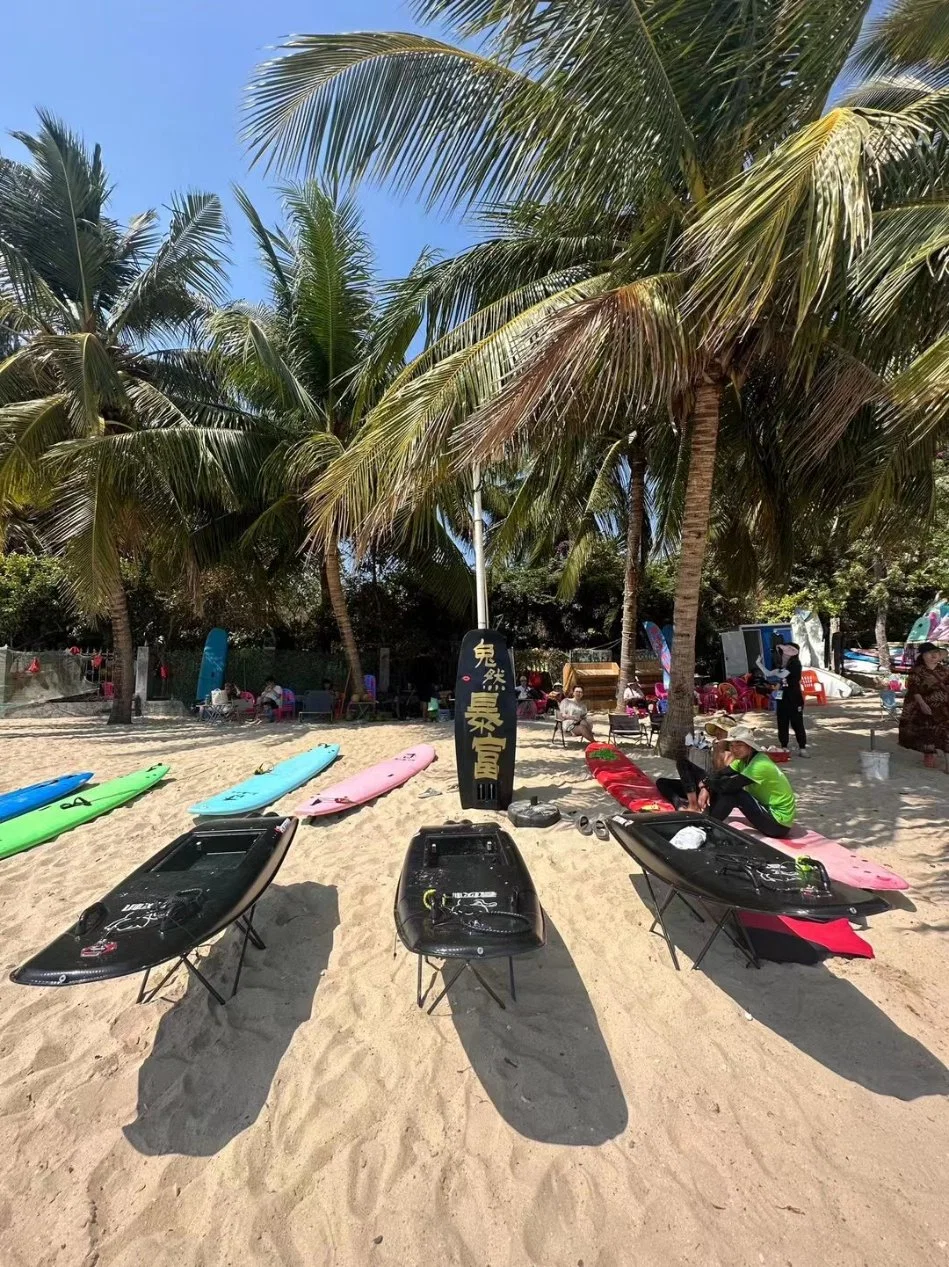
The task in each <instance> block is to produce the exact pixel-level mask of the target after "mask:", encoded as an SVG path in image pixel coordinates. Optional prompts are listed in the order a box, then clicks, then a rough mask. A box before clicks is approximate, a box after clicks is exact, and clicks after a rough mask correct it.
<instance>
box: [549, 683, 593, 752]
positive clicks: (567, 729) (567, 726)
mask: <svg viewBox="0 0 949 1267" xmlns="http://www.w3.org/2000/svg"><path fill="white" fill-rule="evenodd" d="M589 712H590V710H589V709H588V708H587V706H586V704H584V702H583V687H582V686H575V687H574V688H573V697H572V698H571V699H565V700H562V701H561V704H560V711H559V713H558V716H559V717H560V720H561V721H562V722H563V729H564V734H565V735H576V736H577V738H578V739H585V740H586V741H587V743H593V742H594V737H593V727H592V725H591V724H590V722H589V721H588V720H587V718H588V716H589Z"/></svg>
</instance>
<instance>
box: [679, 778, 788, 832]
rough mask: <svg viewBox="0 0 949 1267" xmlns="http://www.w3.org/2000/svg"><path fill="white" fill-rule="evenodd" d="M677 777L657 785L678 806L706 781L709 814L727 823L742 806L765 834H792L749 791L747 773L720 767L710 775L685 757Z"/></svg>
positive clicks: (745, 812)
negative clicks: (731, 814) (732, 813)
mask: <svg viewBox="0 0 949 1267" xmlns="http://www.w3.org/2000/svg"><path fill="white" fill-rule="evenodd" d="M676 771H677V772H678V775H679V777H678V778H677V779H656V787H657V788H658V789H659V792H660V794H661V795H662V796H663V798H664V799H665V800H667V801H670V802H671V803H672V804H673V805H674V806H675V807H676V809H682V808H683V807H684V806H685V804H686V802H687V800H688V796H689V793H694V792H697V791H698V790H699V788H700V787H701V785H702V784H703V783H706V784H708V786H709V792H710V800H709V806H708V814H709V817H710V818H715V819H717V820H718V821H719V822H720V823H723V822H724V821H725V819H726V818H727V817H728V815H729V814H730V813H731V812H732V810H733V809H737V810H739V811H740V812H741V813H742V814H744V816H745V818H746V819H747V820H748V822H749V823H750V824H751V825H752V827H753V828H754V829H755V831H760V832H761V834H762V835H763V836H776V837H779V838H780V837H783V836H787V835H789V834H790V831H791V829H790V827H787V826H785V824H784V823H779V822H778V820H777V819H776V818H775V817H774V815H773V814H772V813H771V811H770V810H769V809H768V807H767V806H766V805H762V804H761V802H760V801H756V800H755V798H754V797H753V796H752V795H751V793H750V792H748V791H747V790H746V789H745V787H744V784H746V783H748V782H749V780H748V779H746V778H745V777H744V776H743V775H741V774H738V773H737V772H734V771H732V770H729V769H724V770H719V771H716V772H715V773H713V774H711V775H707V774H706V772H705V771H704V770H703V769H702V767H701V766H697V765H696V764H695V762H694V761H687V760H685V759H682V760H680V761H677V762H676Z"/></svg>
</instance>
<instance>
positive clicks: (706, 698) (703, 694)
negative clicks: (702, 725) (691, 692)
mask: <svg viewBox="0 0 949 1267" xmlns="http://www.w3.org/2000/svg"><path fill="white" fill-rule="evenodd" d="M695 694H696V696H697V697H698V703H699V711H700V712H702V713H714V712H715V710H716V708H718V683H717V682H709V683H708V685H707V686H703V687H702V688H701V690H698V691H696V692H695Z"/></svg>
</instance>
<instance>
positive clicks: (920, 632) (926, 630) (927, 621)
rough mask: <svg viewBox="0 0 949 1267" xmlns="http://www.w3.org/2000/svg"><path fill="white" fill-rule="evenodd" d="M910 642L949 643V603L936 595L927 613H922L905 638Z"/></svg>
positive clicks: (939, 595)
mask: <svg viewBox="0 0 949 1267" xmlns="http://www.w3.org/2000/svg"><path fill="white" fill-rule="evenodd" d="M906 641H907V642H908V643H910V642H917V643H918V642H949V603H947V602H946V600H945V599H944V598H943V597H942V595H941V594H937V596H936V599H935V602H934V603H933V604H932V606H931V607H930V608H929V610H928V611H925V612H923V614H922V616H920V618H919V620H917V621H916V623H915V624H914V625H913V627H912V629H911V630H910V631H909V633H908V634H907V636H906Z"/></svg>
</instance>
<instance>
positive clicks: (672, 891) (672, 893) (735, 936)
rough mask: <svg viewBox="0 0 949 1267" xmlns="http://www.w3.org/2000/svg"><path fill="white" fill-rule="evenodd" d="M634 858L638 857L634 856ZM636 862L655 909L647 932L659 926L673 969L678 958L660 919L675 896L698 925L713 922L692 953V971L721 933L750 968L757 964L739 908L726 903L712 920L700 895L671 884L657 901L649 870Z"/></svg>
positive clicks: (755, 966) (759, 964) (664, 925)
mask: <svg viewBox="0 0 949 1267" xmlns="http://www.w3.org/2000/svg"><path fill="white" fill-rule="evenodd" d="M637 861H639V860H638V859H637ZM639 865H640V868H641V870H642V873H643V878H644V879H645V881H646V887H647V888H648V889H649V896H650V897H651V898H652V903H653V906H654V907H655V908H656V917H655V919H654V920H653V921H652V923H651V924H650V925H649V931H650V932H651V933H652V932H655V930H656V925H657V924H658V925H659V927H660V928H661V929H662V933H661V936H662V938H663V940H664V941H665V943H666V945H667V946H668V948H669V954H670V955H671V956H672V965H673V967H674V968H675V970H676V972H678V971H679V970H680V969H679V959H678V956H677V955H676V948H675V945H674V943H673V941H672V938H671V937H670V936H669V930H668V929H667V928H666V921H665V919H664V918H663V917H664V915H665V913H666V910H667V908H668V907H669V904H670V903H671V902H672V900H673V899H674V898H678V899H679V901H680V902H682V903H683V904H684V905H685V906H686V907H688V909H689V911H690V912H691V914H692V915H693V916H694V917H695V919H697V920H698V921H699V923H700V924H704V923H705V919H706V916H707V917H708V919H709V920H710V921H712V922H713V923H714V925H715V926H714V928H713V929H712V931H711V933H710V934H709V937H708V939H707V940H706V942H705V945H704V946H703V947H702V949H701V950H700V951H699V953H698V955H697V956H696V959H695V962H694V963H693V964H692V971H693V972H694V971H695V969H696V968H697V967H698V966H699V964H701V962H702V960H703V959H704V958H705V956H706V955H707V954H708V952H709V950H710V949H711V948H712V943H713V942H714V941H715V939H716V937H718V935H719V933H724V934H725V936H726V937H727V938H728V940H729V941H730V942H731V943H732V945H733V946H734V947H735V949H736V950H740V951H741V953H742V954H743V955H744V956H745V959H746V960H747V961H748V963H749V965H750V966H751V967H754V968H760V967H761V961H760V960H759V958H758V956H757V954H756V953H755V948H754V946H752V944H751V941H750V940H749V937H748V933H747V931H746V929H745V926H744V924H742V922H741V920H740V919H739V918H738V912H739V911H740V910H741V907H738V906H726V907H725V910H724V913H723V914H722V915H721V916H720V917H719V918H718V919H716V917H715V916H714V915H713V914H712V912H711V911H710V910H709V908H708V906H707V905H706V903H705V901H704V899H703V898H701V897H700V896H699V895H698V894H697V893H692V892H689V896H688V897H686V895H685V893H684V892H683V891H682V890H681V889H679V888H677V887H676V886H675V885H674V884H670V885H669V892H668V893H667V894H666V896H665V898H664V899H663V900H662V902H660V901H659V899H658V897H657V896H656V891H655V889H654V888H653V887H652V879H651V875H650V872H649V871H648V870H647V869H646V868H645V867H644V866H643V865H642V863H641V862H640V863H639ZM656 879H657V880H658V879H659V877H658V876H656ZM664 883H666V884H668V883H669V882H668V881H667V880H666V881H664ZM690 898H691V899H692V901H690V900H689V899H690ZM693 901H694V902H697V903H698V905H699V906H700V907H701V908H702V911H704V912H705V914H704V915H703V914H702V913H701V912H699V911H697V910H696V909H695V907H694V906H693V905H692V902H693ZM729 923H731V925H732V928H734V929H735V932H732V928H729Z"/></svg>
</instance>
